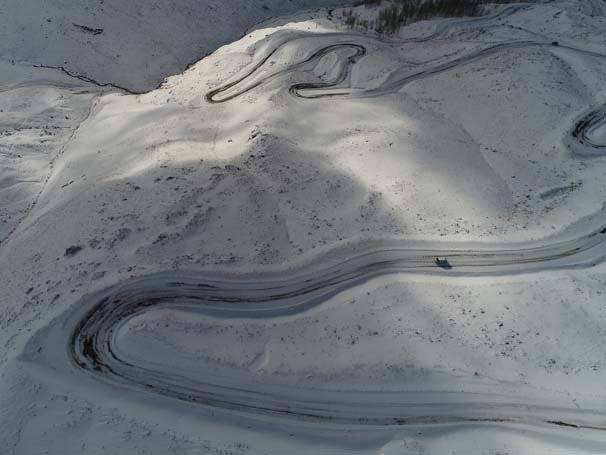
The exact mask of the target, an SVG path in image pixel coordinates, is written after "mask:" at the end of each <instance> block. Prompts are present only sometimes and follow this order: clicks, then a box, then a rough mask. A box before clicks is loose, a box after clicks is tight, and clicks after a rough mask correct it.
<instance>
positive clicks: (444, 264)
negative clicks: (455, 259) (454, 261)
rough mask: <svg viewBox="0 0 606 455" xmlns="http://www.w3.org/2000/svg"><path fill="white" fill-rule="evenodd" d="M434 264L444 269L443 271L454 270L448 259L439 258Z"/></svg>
mask: <svg viewBox="0 0 606 455" xmlns="http://www.w3.org/2000/svg"><path fill="white" fill-rule="evenodd" d="M434 262H435V263H436V265H437V266H438V267H442V268H443V269H451V268H452V266H451V265H450V263H449V262H448V259H446V258H441V257H437V258H435V259H434Z"/></svg>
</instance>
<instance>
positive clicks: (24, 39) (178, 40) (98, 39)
mask: <svg viewBox="0 0 606 455" xmlns="http://www.w3.org/2000/svg"><path fill="white" fill-rule="evenodd" d="M335 3H337V2H335V1H334V0H289V1H282V0H264V1H260V0H255V1H242V0H203V1H201V0H170V1H166V0H128V1H124V0H78V1H74V0H44V1H41V0H19V1H12V0H3V2H0V24H1V26H0V58H2V59H5V60H15V61H18V62H23V63H29V64H35V65H49V66H54V67H63V68H64V69H66V70H67V71H70V72H72V73H75V74H81V75H85V76H87V77H90V78H91V79H94V80H96V81H98V82H101V83H108V82H109V83H113V84H114V85H118V86H122V87H125V88H127V89H130V90H133V91H136V92H142V91H146V90H150V89H152V88H154V87H155V86H157V85H158V84H159V83H160V82H161V81H162V80H163V79H164V78H165V77H166V76H169V75H171V74H174V73H176V72H180V71H182V70H183V69H184V68H185V67H186V66H187V65H188V64H190V63H191V62H194V61H196V60H198V59H200V58H201V57H203V56H204V55H206V54H208V53H209V52H212V51H213V50H215V49H216V48H217V47H218V46H220V45H222V44H226V43H229V42H231V41H233V40H235V39H238V38H239V37H240V36H242V35H243V34H244V33H246V31H247V30H248V29H249V28H250V27H251V26H253V25H254V24H256V23H258V22H260V21H263V20H266V19H268V18H270V17H273V16H277V15H282V14H285V13H292V12H295V11H299V10H301V9H305V8H313V7H321V6H330V5H332V4H335Z"/></svg>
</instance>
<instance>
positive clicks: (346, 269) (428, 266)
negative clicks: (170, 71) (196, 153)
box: [24, 8, 606, 429]
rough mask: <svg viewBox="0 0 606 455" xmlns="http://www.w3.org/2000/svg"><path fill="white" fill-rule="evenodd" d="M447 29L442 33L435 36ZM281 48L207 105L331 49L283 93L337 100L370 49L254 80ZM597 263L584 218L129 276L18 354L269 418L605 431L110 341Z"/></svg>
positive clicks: (470, 399) (519, 401) (491, 405)
mask: <svg viewBox="0 0 606 455" xmlns="http://www.w3.org/2000/svg"><path fill="white" fill-rule="evenodd" d="M507 11H509V12H511V11H516V9H515V8H511V9H510V10H507ZM446 30H447V28H441V29H440V30H439V33H445V31H446ZM436 33H438V32H436ZM424 39H426V38H424ZM528 46H539V47H547V46H554V44H552V43H540V42H534V41H524V42H510V43H501V44H496V45H493V46H490V47H488V48H484V49H482V50H479V51H476V52H473V53H472V54H469V55H465V56H462V57H459V58H456V59H453V60H450V61H447V62H443V63H440V64H438V65H435V66H432V67H429V68H423V69H421V70H419V71H417V72H413V73H404V72H400V71H398V70H396V71H394V72H393V73H392V74H391V75H390V76H389V77H387V78H386V79H385V80H384V82H383V83H382V84H381V85H380V86H379V87H377V88H373V89H369V90H366V91H365V90H360V91H356V92H355V93H353V92H347V94H348V95H352V94H354V95H355V96H379V95H384V94H387V93H392V92H393V91H397V90H399V89H400V88H401V87H403V86H404V85H405V84H407V83H409V82H411V81H413V80H417V79H420V78H423V77H428V76H431V75H434V74H437V73H439V72H442V71H446V70H449V69H452V68H454V67H457V66H459V65H464V64H467V63H470V62H472V61H475V60H478V59H481V58H484V57H486V56H488V55H492V54H495V53H497V52H501V51H504V50H506V49H513V48H523V47H528ZM566 48H567V49H572V50H575V51H579V52H586V51H583V50H579V49H573V48H572V47H566ZM277 49H278V48H274V50H273V51H271V52H269V53H268V54H267V55H266V56H265V57H263V58H262V59H261V60H260V61H259V62H258V63H256V64H255V65H253V67H252V68H251V69H250V70H248V71H247V72H245V74H244V75H242V76H241V77H238V78H236V79H235V80H233V81H232V82H230V83H227V84H225V85H223V86H221V87H219V88H217V89H215V90H212V91H211V92H209V93H208V94H207V95H206V99H207V100H208V101H209V102H211V103H220V102H226V101H228V100H231V99H234V98H235V97H237V96H240V95H242V94H243V93H246V92H247V91H250V90H252V89H253V88H255V87H258V86H259V85H261V84H263V83H265V82H267V81H269V80H272V79H275V78H277V77H279V76H281V75H283V74H285V73H287V72H292V71H295V70H298V69H306V68H307V67H308V65H313V64H315V63H316V62H317V61H318V60H319V59H321V58H322V57H324V56H326V55H328V54H330V53H333V52H337V53H339V56H340V61H341V67H340V71H339V74H338V76H337V77H336V78H335V79H333V80H331V81H328V82H318V83H298V84H294V85H292V86H291V87H290V92H291V93H292V94H293V95H295V96H298V97H303V98H318V97H324V96H334V95H335V94H339V95H341V94H345V93H346V92H343V93H335V92H333V91H331V90H333V89H335V88H336V89H338V90H342V89H343V84H344V83H345V82H346V81H347V80H348V78H349V75H350V71H351V67H352V66H353V65H354V64H355V63H356V62H358V61H359V59H360V58H362V57H363V56H364V55H365V54H366V52H367V50H366V48H365V47H364V46H363V45H361V44H356V43H355V42H340V43H333V44H330V45H326V46H322V47H321V48H319V49H316V50H315V51H314V52H312V53H311V54H310V55H309V56H308V57H307V58H305V59H304V60H302V61H300V62H298V63H295V64H293V65H291V66H289V67H288V68H286V69H284V70H282V71H278V72H274V73H271V74H269V75H267V76H264V77H261V78H257V79H253V80H252V81H250V80H249V79H250V78H251V77H254V75H255V73H256V72H257V71H258V70H259V68H261V67H262V66H263V65H264V64H265V63H266V62H267V61H268V60H269V59H270V58H271V57H272V55H274V53H275V52H276V51H277ZM591 54H593V53H591ZM596 55H599V54H596ZM605 123H606V107H604V106H603V107H601V108H597V109H592V110H591V111H590V112H589V113H588V114H586V115H585V116H583V117H582V118H581V119H580V120H579V121H578V123H577V124H576V125H575V126H574V127H573V128H572V129H571V131H570V134H569V137H568V139H569V141H570V142H571V143H572V144H573V145H574V147H575V150H576V152H577V154H579V155H583V154H584V153H585V154H586V155H587V156H589V155H591V156H601V155H602V154H604V153H606V144H602V143H600V142H599V140H597V139H595V137H594V132H595V131H596V129H597V128H601V127H603V126H604V124H605ZM583 151H584V152H583ZM589 225H591V226H592V227H588V226H589ZM437 256H439V257H445V258H447V260H448V262H449V263H450V265H451V266H452V269H450V270H445V269H441V268H439V267H437V266H436V264H435V263H434V258H435V257H437ZM605 257H606V217H605V216H604V213H601V214H597V215H596V216H595V217H594V218H593V220H590V221H589V222H587V220H584V222H583V223H581V222H580V223H579V225H578V226H576V227H575V226H573V227H571V228H570V229H569V230H568V231H566V233H562V234H560V236H556V237H552V238H549V239H545V240H542V241H536V242H533V243H526V244H520V245H509V244H503V245H497V246H494V247H491V248H482V247H475V248H461V247H457V246H456V245H451V244H440V243H435V244H433V246H432V247H431V248H428V247H427V244H419V245H418V246H414V245H412V244H411V243H410V242H402V243H401V244H398V243H397V242H391V243H389V244H385V245H380V246H377V245H375V246H370V247H364V248H358V249H354V250H351V251H339V252H337V253H335V254H333V255H332V258H333V259H331V261H330V263H328V262H324V261H323V259H322V258H318V259H316V260H315V262H314V261H312V263H311V264H307V265H305V266H304V267H301V268H300V269H298V270H296V271H293V272H289V273H264V274H257V275H227V274H220V273H207V274H204V273H195V272H165V273H159V274H155V275H149V276H144V277H140V278H135V279H131V280H129V281H125V282H123V283H121V284H118V285H116V286H114V287H111V288H109V289H106V290H103V291H101V292H98V293H96V294H94V295H90V296H87V297H85V298H84V299H83V300H82V301H80V302H79V303H78V304H76V305H74V307H73V309H70V311H69V312H67V313H66V314H64V315H62V316H60V317H59V318H58V319H56V320H55V321H54V322H53V323H51V324H50V325H49V326H48V327H46V328H45V329H43V330H41V331H40V332H39V333H38V334H37V335H36V336H34V337H33V338H32V339H31V340H30V342H29V344H28V346H27V348H26V351H25V353H24V358H25V359H27V360H29V361H32V362H38V363H45V362H47V363H54V364H55V365H64V366H66V368H67V369H70V368H71V369H72V370H73V371H76V372H84V373H86V374H89V375H92V376H93V377H95V378H98V379H100V380H103V381H105V382H108V383H110V384H113V385H118V386H120V387H126V388H130V389H135V390H139V391H144V392H146V393H153V394H159V395H163V396H167V397H170V398H174V399H178V400H182V401H186V402H191V403H199V404H202V405H205V406H210V407H213V408H222V409H227V410H233V411H238V412H244V413H247V414H251V415H262V416H266V417H267V416H269V417H272V416H273V417H280V418H284V417H288V418H292V419H302V420H308V421H321V422H324V423H327V422H331V423H334V424H337V425H346V426H351V425H371V426H372V425H380V426H384V425H403V424H408V423H418V422H449V421H514V422H532V423H547V424H557V425H570V426H578V427H589V428H599V429H606V425H605V424H604V415H605V414H606V410H605V409H601V408H599V406H597V405H596V406H597V407H596V409H594V410H580V409H576V408H573V407H569V406H566V405H563V404H562V403H561V402H558V401H553V402H545V401H532V400H529V399H528V398H527V397H523V396H516V395H510V396H506V395H498V394H492V393H490V394H489V393H460V392H414V393H413V392H410V391H392V392H382V391H379V390H364V391H348V390H332V389H331V390H322V389H318V388H307V389H306V388H302V387H289V386H285V385H278V384H272V383H271V382H270V380H268V381H269V382H260V381H259V380H258V379H254V378H248V377H247V376H246V375H245V374H242V375H236V376H229V375H220V374H217V373H216V372H214V371H215V370H214V369H208V372H207V373H204V374H202V375H196V377H195V378H193V377H185V376H183V375H180V374H178V373H177V372H174V371H169V370H168V369H162V368H151V367H149V366H146V365H142V364H141V365H140V364H137V363H136V362H132V361H126V360H125V359H123V358H122V357H121V354H120V351H121V350H120V345H119V338H118V337H117V336H116V334H117V332H118V331H119V329H120V327H123V326H124V324H125V323H126V322H128V321H129V320H131V319H132V318H134V317H136V316H140V315H141V314H143V313H145V312H146V311H149V310H151V309H157V308H177V309H179V310H181V311H191V312H195V313H197V314H202V315H208V316H212V317H220V318H243V317H245V318H263V319H267V318H274V317H279V316H285V315H294V314H298V313H300V312H302V311H305V310H307V309H309V308H312V307H315V306H317V305H321V304H322V303H323V302H325V301H326V300H327V299H329V298H331V297H333V296H335V295H337V294H339V293H341V292H344V291H345V290H348V289H351V288H352V287H355V286H359V285H361V284H363V283H365V282H367V281H368V280H371V279H373V278H376V277H378V276H382V275H387V274H394V273H424V274H446V275H453V276H457V275H462V276H470V275H492V274H494V275H502V274H512V273H525V272H533V271H541V270H547V269H559V268H575V267H590V266H592V265H595V264H596V263H598V262H602V261H603V260H604V258H605ZM335 258H336V259H335ZM57 346H60V348H57Z"/></svg>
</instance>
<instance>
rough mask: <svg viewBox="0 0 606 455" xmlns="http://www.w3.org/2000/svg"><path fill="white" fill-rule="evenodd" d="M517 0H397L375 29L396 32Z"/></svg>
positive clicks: (369, 0)
mask: <svg viewBox="0 0 606 455" xmlns="http://www.w3.org/2000/svg"><path fill="white" fill-rule="evenodd" d="M514 1H516V0H397V2H396V4H393V5H391V6H388V7H387V8H384V9H383V10H381V11H380V12H379V17H378V19H377V20H376V23H375V24H373V25H374V29H375V30H376V31H377V32H379V33H385V34H389V33H395V32H396V31H398V30H399V28H400V27H402V26H403V25H407V24H410V23H412V22H416V21H420V20H425V19H431V18H433V17H460V16H479V15H481V14H482V9H483V8H482V7H483V6H484V5H485V4H487V3H512V2H514ZM380 2H381V0H359V1H357V2H356V3H355V4H356V5H371V4H378V3H380ZM346 23H347V25H349V26H350V27H353V26H355V25H363V26H368V24H358V23H357V22H356V18H355V16H353V14H351V12H350V14H349V15H348V16H347V17H346Z"/></svg>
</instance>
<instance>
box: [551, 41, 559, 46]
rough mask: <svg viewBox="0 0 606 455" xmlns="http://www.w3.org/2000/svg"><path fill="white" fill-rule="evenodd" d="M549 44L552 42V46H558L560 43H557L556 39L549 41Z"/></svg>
mask: <svg viewBox="0 0 606 455" xmlns="http://www.w3.org/2000/svg"><path fill="white" fill-rule="evenodd" d="M551 44H552V45H553V46H559V45H560V43H558V42H557V41H552V42H551Z"/></svg>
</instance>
